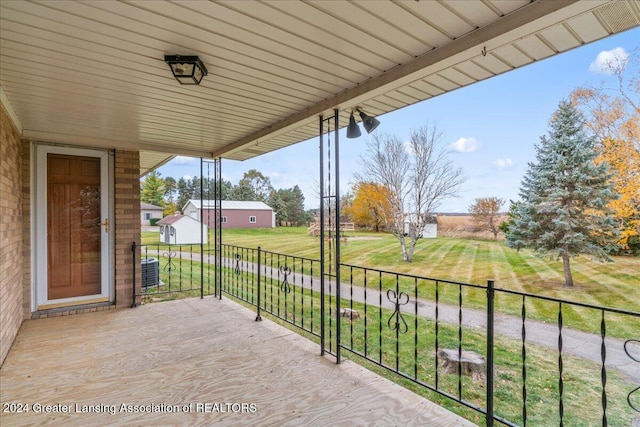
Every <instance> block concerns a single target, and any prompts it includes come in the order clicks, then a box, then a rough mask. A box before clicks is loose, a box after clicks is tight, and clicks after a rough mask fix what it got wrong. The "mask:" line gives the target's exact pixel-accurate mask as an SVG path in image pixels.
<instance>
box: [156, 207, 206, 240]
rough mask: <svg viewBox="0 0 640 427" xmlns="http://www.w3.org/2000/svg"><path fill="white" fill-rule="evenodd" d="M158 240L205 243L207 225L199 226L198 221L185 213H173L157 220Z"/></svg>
mask: <svg viewBox="0 0 640 427" xmlns="http://www.w3.org/2000/svg"><path fill="white" fill-rule="evenodd" d="M158 226H160V242H161V243H169V244H172V245H186V244H191V243H200V239H201V238H202V243H207V225H206V224H205V225H204V229H202V228H201V223H200V221H198V220H196V219H193V218H191V217H189V216H187V215H182V214H173V215H169V216H167V217H165V218H162V219H161V220H160V221H158Z"/></svg>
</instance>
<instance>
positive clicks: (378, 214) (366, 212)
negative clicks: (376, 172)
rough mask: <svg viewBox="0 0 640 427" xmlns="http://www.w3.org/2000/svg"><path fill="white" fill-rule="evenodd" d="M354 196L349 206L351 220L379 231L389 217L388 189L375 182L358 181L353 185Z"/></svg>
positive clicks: (389, 196)
mask: <svg viewBox="0 0 640 427" xmlns="http://www.w3.org/2000/svg"><path fill="white" fill-rule="evenodd" d="M354 191H355V193H356V194H355V197H354V199H353V202H352V203H351V206H350V213H351V217H352V218H353V222H354V223H355V224H356V225H358V226H361V227H367V228H370V229H372V230H375V231H376V232H378V231H381V229H382V228H383V227H384V224H385V221H386V219H387V218H390V217H391V205H390V204H389V200H390V198H391V195H390V192H389V189H388V188H386V187H384V186H383V185H381V184H377V183H375V182H358V183H357V184H356V185H355V186H354Z"/></svg>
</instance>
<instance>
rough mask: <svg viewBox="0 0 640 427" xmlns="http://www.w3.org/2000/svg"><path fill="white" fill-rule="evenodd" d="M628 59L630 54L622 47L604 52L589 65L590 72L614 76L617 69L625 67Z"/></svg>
mask: <svg viewBox="0 0 640 427" xmlns="http://www.w3.org/2000/svg"><path fill="white" fill-rule="evenodd" d="M628 59H629V54H628V53H627V52H626V51H625V50H624V48H622V47H616V48H615V49H611V50H603V51H602V52H600V53H599V54H598V56H596V59H595V61H593V62H592V63H591V64H590V65H589V71H591V72H592V73H596V74H613V72H614V71H615V70H616V69H618V68H620V67H622V66H624V64H626V62H627V60H628Z"/></svg>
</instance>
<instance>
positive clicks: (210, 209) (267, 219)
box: [182, 199, 276, 228]
mask: <svg viewBox="0 0 640 427" xmlns="http://www.w3.org/2000/svg"><path fill="white" fill-rule="evenodd" d="M215 203H216V201H215V200H199V199H190V200H189V201H188V202H187V203H186V204H185V205H184V208H183V209H182V212H183V213H184V214H185V215H187V216H189V217H191V218H194V219H200V211H201V210H203V214H204V223H205V224H207V225H208V226H209V227H213V226H214V221H215ZM220 211H221V216H222V218H221V222H222V228H271V227H275V226H276V214H275V212H274V211H273V208H271V206H269V205H267V204H266V203H264V202H258V201H244V200H222V205H221V206H220Z"/></svg>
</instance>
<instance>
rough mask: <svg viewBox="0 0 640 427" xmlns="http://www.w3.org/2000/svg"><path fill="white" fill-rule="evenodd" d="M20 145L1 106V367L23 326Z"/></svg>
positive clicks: (12, 125) (15, 130)
mask: <svg viewBox="0 0 640 427" xmlns="http://www.w3.org/2000/svg"><path fill="white" fill-rule="evenodd" d="M21 174H22V143H21V141H20V134H19V133H18V130H17V129H16V128H15V126H14V124H13V122H12V121H11V119H10V117H9V114H8V113H7V112H6V110H5V109H4V107H3V106H1V105H0V365H1V364H2V362H3V361H4V359H5V357H6V356H7V353H8V352H9V349H10V348H11V344H13V340H14V338H15V336H16V334H17V333H18V329H19V328H20V325H21V324H22V319H23V312H22V283H23V251H24V246H23V242H22V239H23V234H22V230H23V225H24V224H23V211H22V208H23V205H22V175H21Z"/></svg>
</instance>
